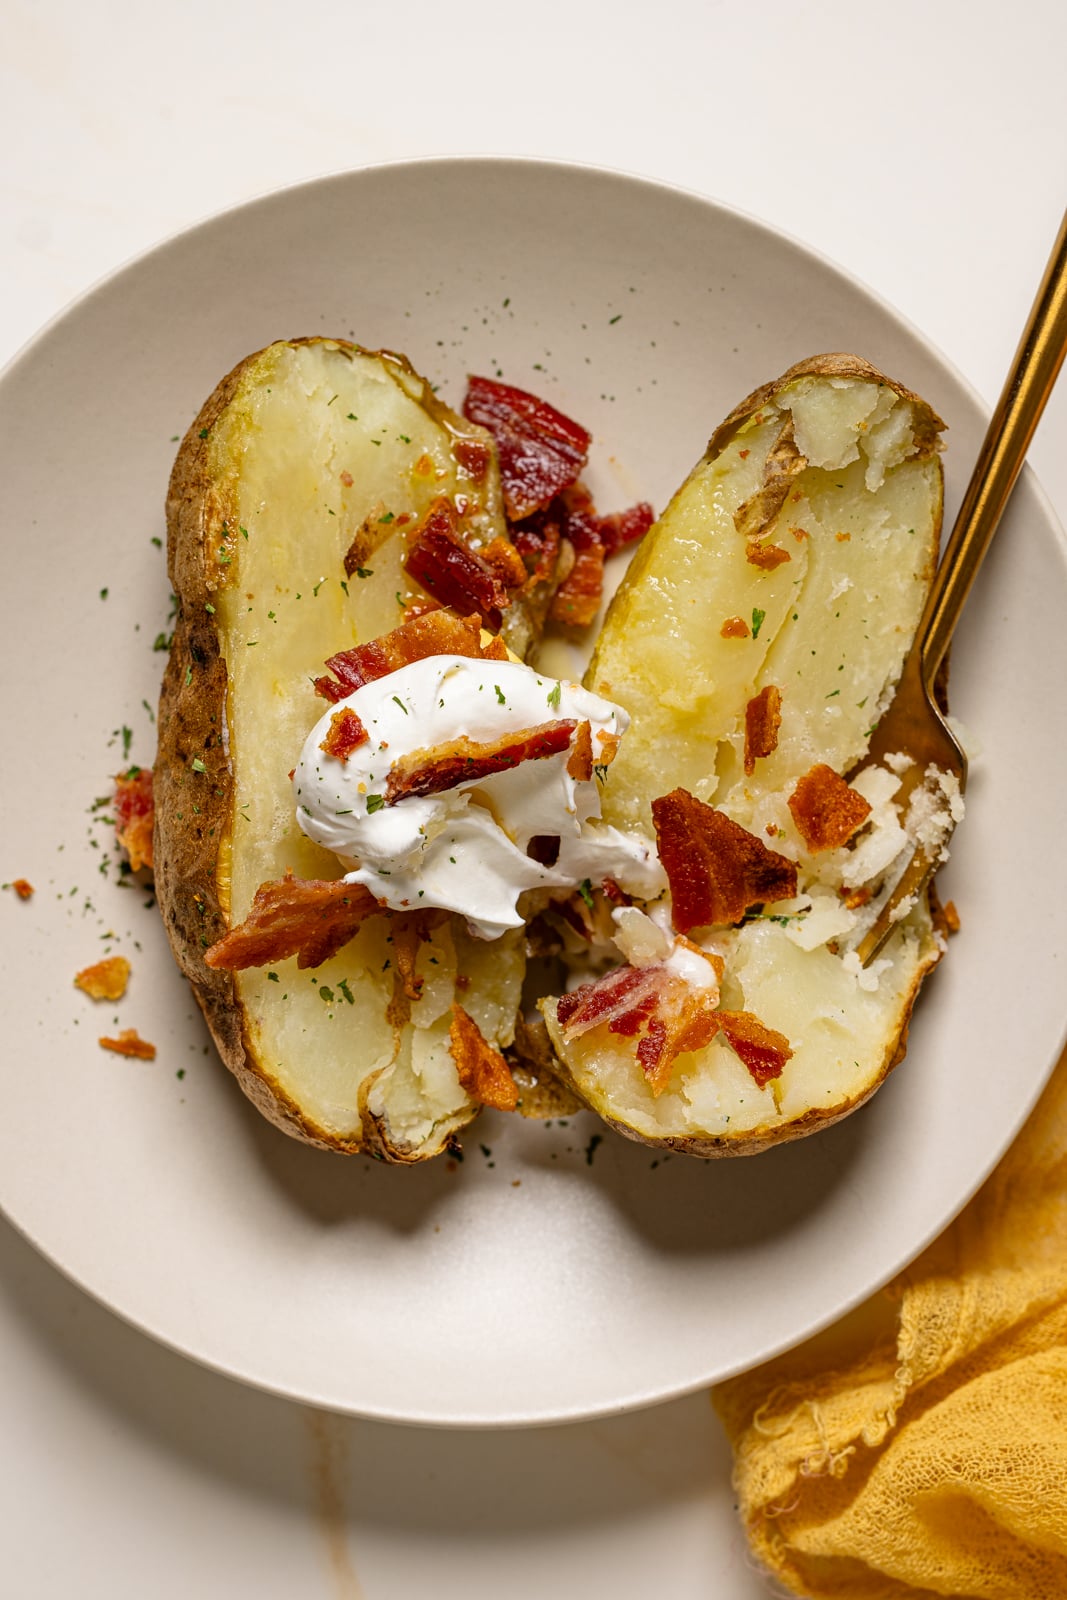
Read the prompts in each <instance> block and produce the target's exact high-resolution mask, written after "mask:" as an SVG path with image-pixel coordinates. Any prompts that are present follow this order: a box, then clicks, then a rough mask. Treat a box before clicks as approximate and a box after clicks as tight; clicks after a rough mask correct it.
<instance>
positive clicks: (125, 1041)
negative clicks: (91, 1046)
mask: <svg viewBox="0 0 1067 1600" xmlns="http://www.w3.org/2000/svg"><path fill="white" fill-rule="evenodd" d="M96 1042H97V1044H99V1045H100V1046H101V1048H102V1049H104V1050H113V1051H114V1052H115V1054H116V1055H117V1056H137V1057H138V1059H139V1060H141V1061H154V1060H155V1059H156V1047H155V1045H154V1044H149V1042H148V1040H147V1039H142V1038H141V1035H140V1034H139V1033H138V1032H137V1029H136V1028H123V1029H122V1032H121V1033H120V1034H119V1036H118V1038H117V1039H108V1038H103V1039H98V1040H97V1041H96Z"/></svg>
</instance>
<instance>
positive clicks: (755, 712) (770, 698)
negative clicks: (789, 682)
mask: <svg viewBox="0 0 1067 1600" xmlns="http://www.w3.org/2000/svg"><path fill="white" fill-rule="evenodd" d="M781 725H782V694H781V690H780V689H776V688H775V686H774V684H773V683H769V684H768V685H767V687H766V688H765V689H761V690H760V692H759V694H756V695H753V696H752V699H751V700H750V701H749V702H748V705H747V706H746V707H745V772H746V774H748V775H749V776H751V774H752V773H753V772H755V770H756V762H757V761H758V760H760V759H761V758H762V757H764V756H769V755H773V754H774V752H775V750H777V748H778V729H779V728H780V727H781Z"/></svg>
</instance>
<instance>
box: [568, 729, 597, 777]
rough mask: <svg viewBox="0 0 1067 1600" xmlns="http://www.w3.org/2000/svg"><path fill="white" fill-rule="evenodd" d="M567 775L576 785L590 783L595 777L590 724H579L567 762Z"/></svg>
mask: <svg viewBox="0 0 1067 1600" xmlns="http://www.w3.org/2000/svg"><path fill="white" fill-rule="evenodd" d="M567 775H568V777H571V778H573V779H574V781H575V782H576V783H588V782H589V779H590V778H591V777H592V776H593V730H592V727H591V726H590V724H589V723H588V722H579V724H578V728H577V731H576V732H575V735H574V743H573V744H572V745H571V753H570V756H569V757H568V760H567Z"/></svg>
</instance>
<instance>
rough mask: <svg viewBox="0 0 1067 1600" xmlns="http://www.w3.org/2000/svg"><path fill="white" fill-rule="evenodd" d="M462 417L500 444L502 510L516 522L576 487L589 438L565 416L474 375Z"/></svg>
mask: <svg viewBox="0 0 1067 1600" xmlns="http://www.w3.org/2000/svg"><path fill="white" fill-rule="evenodd" d="M463 415H464V416H465V417H467V418H468V419H469V421H471V422H478V423H480V424H481V425H482V427H483V428H488V430H489V432H490V433H491V434H492V435H493V438H494V439H495V440H496V448H497V455H498V457H499V461H500V481H501V485H502V487H503V490H504V508H505V510H506V512H507V515H508V518H509V520H510V521H512V522H517V521H519V520H520V519H521V518H522V517H528V516H529V515H530V514H531V512H534V511H539V510H541V509H542V508H543V507H544V506H547V505H548V504H549V502H550V501H551V500H552V499H554V498H555V496H556V495H557V494H559V493H560V491H561V490H563V489H567V488H569V487H570V485H571V484H572V483H576V482H577V480H578V476H579V474H580V473H581V471H582V468H583V467H584V466H585V463H586V460H587V458H588V455H589V440H590V435H589V434H588V433H587V431H586V430H585V428H583V427H582V426H581V425H580V424H579V423H577V422H572V421H571V419H570V417H565V416H564V415H563V413H562V411H557V410H556V408H555V406H550V405H549V404H548V402H547V400H539V399H538V398H537V396H536V395H533V394H529V393H528V392H527V391H526V390H525V389H515V388H513V387H512V386H511V385H510V384H506V383H497V382H495V381H494V380H493V379H491V378H479V377H474V376H472V377H471V378H470V379H469V381H468V385H467V394H466V398H465V399H464V401H463Z"/></svg>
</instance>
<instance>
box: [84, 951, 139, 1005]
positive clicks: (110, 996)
mask: <svg viewBox="0 0 1067 1600" xmlns="http://www.w3.org/2000/svg"><path fill="white" fill-rule="evenodd" d="M129 981H130V963H129V962H128V961H127V960H126V957H125V956H105V958H104V960H103V961H96V962H94V963H93V965H92V966H91V967H83V968H82V970H81V971H80V972H79V973H77V974H76V975H75V978H74V984H75V987H76V988H78V989H81V990H83V991H84V992H85V994H87V995H88V996H89V998H90V1000H121V999H122V997H123V995H124V994H125V993H126V985H127V984H128V983H129Z"/></svg>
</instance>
